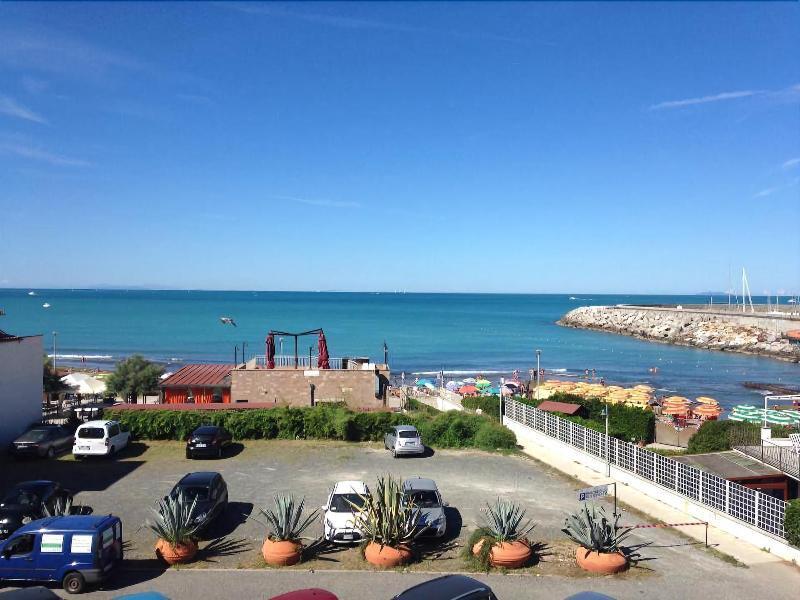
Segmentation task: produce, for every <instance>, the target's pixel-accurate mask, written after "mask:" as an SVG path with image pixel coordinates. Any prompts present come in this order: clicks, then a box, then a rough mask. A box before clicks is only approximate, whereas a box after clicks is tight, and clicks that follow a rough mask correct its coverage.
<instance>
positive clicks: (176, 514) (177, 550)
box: [147, 493, 198, 565]
mask: <svg viewBox="0 0 800 600" xmlns="http://www.w3.org/2000/svg"><path fill="white" fill-rule="evenodd" d="M196 504H197V498H194V499H193V500H192V501H191V502H189V500H188V499H187V498H186V496H185V495H184V494H183V493H179V494H176V495H172V494H170V495H169V496H165V497H164V498H163V499H162V500H160V501H159V503H158V508H157V509H153V512H154V513H155V516H156V518H155V520H154V521H149V522H148V523H147V527H148V528H149V529H150V530H151V531H152V532H153V533H155V534H156V535H157V536H158V541H157V542H156V547H155V550H156V556H159V557H160V558H161V559H163V560H164V562H166V563H167V564H170V565H174V564H178V563H185V562H188V561H190V560H192V559H193V558H194V557H195V555H196V554H197V528H198V525H197V524H195V522H194V520H195V514H194V513H195V506H196Z"/></svg>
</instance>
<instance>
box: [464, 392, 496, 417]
mask: <svg viewBox="0 0 800 600" xmlns="http://www.w3.org/2000/svg"><path fill="white" fill-rule="evenodd" d="M461 404H462V406H463V407H464V408H466V409H468V410H477V409H481V413H483V414H484V415H486V416H487V417H491V418H492V419H496V420H498V421H499V420H500V397H499V396H466V397H465V398H463V399H462V400H461Z"/></svg>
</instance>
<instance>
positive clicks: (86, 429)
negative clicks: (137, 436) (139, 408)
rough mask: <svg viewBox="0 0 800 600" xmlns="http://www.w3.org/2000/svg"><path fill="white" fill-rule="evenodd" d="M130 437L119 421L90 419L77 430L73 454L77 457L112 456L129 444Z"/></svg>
mask: <svg viewBox="0 0 800 600" xmlns="http://www.w3.org/2000/svg"><path fill="white" fill-rule="evenodd" d="M130 438H131V434H130V433H129V432H127V431H122V428H121V427H120V425H119V423H118V422H117V421H89V422H88V423H83V424H82V425H81V426H80V427H78V429H77V430H76V431H75V441H74V443H73V446H72V454H74V455H75V458H83V457H85V456H111V455H112V454H114V453H116V452H119V451H120V450H122V449H123V448H124V447H125V446H127V445H128V442H129V441H130Z"/></svg>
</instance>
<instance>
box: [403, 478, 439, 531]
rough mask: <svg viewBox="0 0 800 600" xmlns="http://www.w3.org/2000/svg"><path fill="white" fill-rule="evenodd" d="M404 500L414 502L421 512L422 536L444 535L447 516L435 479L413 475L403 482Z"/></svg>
mask: <svg viewBox="0 0 800 600" xmlns="http://www.w3.org/2000/svg"><path fill="white" fill-rule="evenodd" d="M403 502H405V503H409V504H410V503H412V502H413V504H414V506H415V507H417V509H419V512H420V527H421V529H422V530H421V532H420V534H419V535H420V536H422V537H437V538H440V537H442V536H443V535H444V534H445V532H446V531H447V517H446V516H445V514H444V509H445V507H446V506H447V505H448V504H447V502H442V496H441V494H439V488H437V487H436V482H435V481H434V480H433V479H426V478H424V477H411V478H409V479H406V480H405V481H404V482H403Z"/></svg>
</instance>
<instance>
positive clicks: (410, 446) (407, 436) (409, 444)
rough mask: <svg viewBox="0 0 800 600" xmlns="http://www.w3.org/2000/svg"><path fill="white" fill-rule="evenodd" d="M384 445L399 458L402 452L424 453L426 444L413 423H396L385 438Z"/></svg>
mask: <svg viewBox="0 0 800 600" xmlns="http://www.w3.org/2000/svg"><path fill="white" fill-rule="evenodd" d="M383 445H384V447H385V448H386V449H387V450H391V451H392V456H393V457H394V458H397V457H398V456H400V455H401V454H424V453H425V445H424V444H423V443H422V438H421V437H420V435H419V431H417V428H416V427H414V426H413V425H396V426H394V427H392V430H391V431H390V432H389V433H387V434H386V435H385V436H384V438H383Z"/></svg>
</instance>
